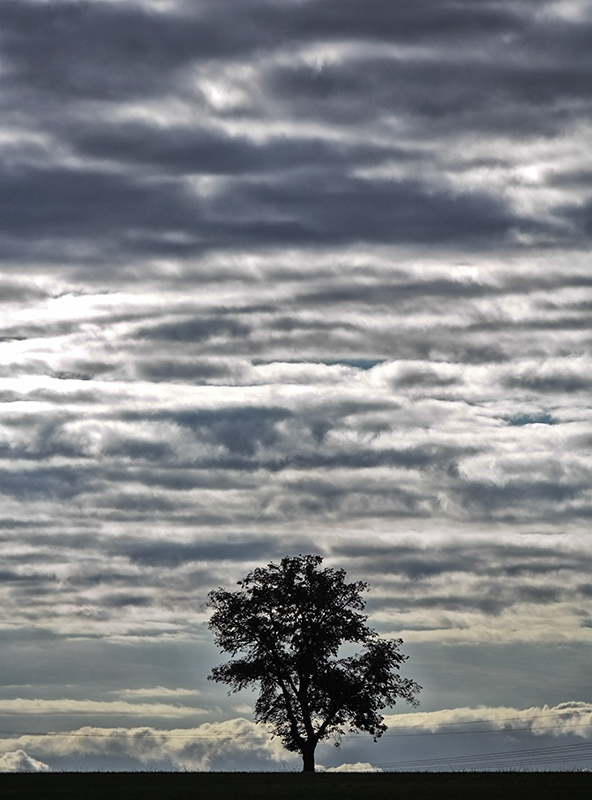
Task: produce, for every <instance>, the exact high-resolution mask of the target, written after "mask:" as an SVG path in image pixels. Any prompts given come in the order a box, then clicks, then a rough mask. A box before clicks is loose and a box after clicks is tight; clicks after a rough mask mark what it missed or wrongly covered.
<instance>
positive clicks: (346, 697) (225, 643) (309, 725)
mask: <svg viewBox="0 0 592 800" xmlns="http://www.w3.org/2000/svg"><path fill="white" fill-rule="evenodd" d="M322 561H323V559H322V557H321V556H318V555H299V556H294V557H286V558H283V559H282V560H281V562H280V563H279V564H273V563H270V564H268V565H267V567H266V568H263V567H259V568H257V569H255V570H253V571H252V572H250V573H249V574H248V575H247V576H246V578H244V579H243V580H242V581H239V582H238V585H239V586H240V587H241V589H240V591H234V592H230V591H227V590H225V589H217V590H214V591H212V592H210V594H209V603H208V605H209V607H210V608H212V609H213V610H214V613H213V614H212V616H211V618H210V622H209V627H210V629H211V630H212V631H214V633H215V638H216V644H217V645H218V647H219V648H220V649H221V650H222V651H224V652H226V653H230V654H231V655H232V656H238V657H236V658H232V659H231V660H230V661H228V662H227V663H225V664H221V665H220V666H217V667H214V668H213V669H212V671H211V674H210V675H209V678H210V680H214V681H218V682H222V683H227V684H229V685H230V686H231V687H232V689H231V690H230V691H231V693H232V692H237V691H240V690H241V689H244V688H248V687H252V686H254V685H257V684H258V685H259V687H260V691H259V696H258V698H257V701H256V704H255V719H256V720H257V721H258V722H263V723H267V724H268V725H269V726H270V727H271V729H272V731H273V733H274V734H275V735H276V736H279V737H280V739H281V741H282V744H283V745H284V747H286V749H287V750H289V751H291V752H297V753H300V754H301V756H302V759H303V769H304V771H314V768H315V749H316V746H317V744H318V743H319V742H320V741H322V740H324V739H327V738H328V737H330V736H334V737H335V743H336V745H337V746H338V745H339V737H340V736H341V735H343V734H345V733H348V732H356V731H365V732H367V733H369V734H370V735H371V736H372V737H373V738H374V741H376V740H377V739H378V737H380V736H382V734H383V732H384V731H385V730H386V727H387V726H386V725H385V724H384V717H383V716H381V714H380V713H379V712H380V710H381V709H383V708H385V707H389V706H393V705H394V704H395V703H396V701H397V700H398V699H403V700H405V701H406V702H407V703H411V704H412V705H417V704H418V703H417V700H416V695H417V693H418V692H419V690H420V689H421V687H420V686H418V684H417V683H415V681H412V680H410V679H408V678H403V677H401V676H400V675H399V673H398V670H399V667H400V665H401V664H402V663H403V662H405V661H406V660H407V656H405V655H403V654H402V653H401V652H400V649H399V648H400V646H401V644H402V640H401V639H397V640H392V639H381V638H380V637H379V636H378V634H377V632H376V631H375V630H373V629H371V628H369V627H368V626H367V625H366V620H367V616H366V615H364V614H362V613H361V611H362V610H363V609H364V607H365V603H364V600H363V598H362V592H364V591H366V590H367V588H368V585H367V583H365V582H364V581H357V582H353V583H346V580H345V577H346V573H345V570H343V569H330V568H325V569H321V568H320V567H321V564H322ZM344 644H346V645H351V644H354V645H361V651H360V652H358V653H357V654H355V655H345V656H341V657H340V654H339V650H340V648H341V646H342V645H344Z"/></svg>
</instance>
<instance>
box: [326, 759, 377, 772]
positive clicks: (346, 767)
mask: <svg viewBox="0 0 592 800" xmlns="http://www.w3.org/2000/svg"><path fill="white" fill-rule="evenodd" d="M318 771H319V772H382V771H383V770H382V769H380V767H373V766H372V764H368V763H366V762H363V761H356V762H355V764H340V765H339V766H338V767H329V768H328V769H324V768H323V767H320V768H318Z"/></svg>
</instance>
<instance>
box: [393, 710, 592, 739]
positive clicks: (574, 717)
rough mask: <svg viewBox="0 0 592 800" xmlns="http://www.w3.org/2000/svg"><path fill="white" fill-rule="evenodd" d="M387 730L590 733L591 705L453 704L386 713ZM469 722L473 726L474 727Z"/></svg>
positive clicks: (567, 734)
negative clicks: (438, 708)
mask: <svg viewBox="0 0 592 800" xmlns="http://www.w3.org/2000/svg"><path fill="white" fill-rule="evenodd" d="M385 723H386V724H387V725H388V726H389V730H395V729H404V730H406V731H409V732H411V731H413V730H417V731H419V730H424V731H429V732H430V733H437V732H440V731H444V730H448V731H449V732H450V731H452V730H456V731H471V730H475V729H476V726H479V728H485V729H490V730H508V731H511V730H524V729H526V730H529V731H531V732H532V733H534V734H535V736H543V735H545V734H551V735H552V736H555V737H559V736H569V735H574V736H579V737H581V738H583V739H589V738H591V737H592V706H590V704H589V703H585V702H581V701H572V702H566V703H560V704H559V705H557V706H552V707H549V706H543V707H541V708H536V707H533V708H526V709H516V708H506V707H503V706H502V707H499V708H488V707H480V708H455V709H443V710H441V711H431V712H422V711H420V712H416V713H412V714H395V715H388V716H385ZM472 726H475V728H473V727H472Z"/></svg>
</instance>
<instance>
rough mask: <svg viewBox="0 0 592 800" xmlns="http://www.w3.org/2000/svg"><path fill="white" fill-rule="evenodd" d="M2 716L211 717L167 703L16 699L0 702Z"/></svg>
mask: <svg viewBox="0 0 592 800" xmlns="http://www.w3.org/2000/svg"><path fill="white" fill-rule="evenodd" d="M0 713H4V714H68V715H70V714H93V715H94V714H97V715H104V714H109V715H116V716H119V715H121V716H130V717H171V718H172V717H194V716H196V715H198V714H208V713H209V712H208V711H206V710H204V709H202V708H190V707H188V706H180V705H167V704H166V703H126V702H125V701H123V700H113V701H103V700H70V699H67V698H63V699H58V700H29V699H24V698H22V697H17V698H14V699H12V700H0Z"/></svg>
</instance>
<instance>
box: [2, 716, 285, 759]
mask: <svg viewBox="0 0 592 800" xmlns="http://www.w3.org/2000/svg"><path fill="white" fill-rule="evenodd" d="M15 742H17V743H23V746H26V747H28V748H29V750H30V751H31V752H33V753H36V754H38V755H41V754H42V755H43V757H44V758H47V760H48V761H49V762H51V763H55V764H58V765H59V764H60V763H63V762H64V761H65V760H67V759H71V758H72V757H73V756H74V757H75V758H76V759H77V760H78V761H79V762H80V763H85V761H86V762H87V763H88V762H89V761H90V763H97V759H100V758H102V759H103V762H102V763H105V760H106V759H118V760H119V761H118V763H122V762H123V763H125V764H127V765H128V766H131V765H136V764H137V765H141V767H143V768H144V769H146V768H154V766H155V765H156V766H160V767H161V768H163V769H169V770H170V769H173V770H197V771H203V770H210V769H212V770H216V769H220V768H222V769H230V768H231V765H233V764H234V768H237V765H239V766H240V765H241V764H244V763H251V764H252V763H256V764H259V765H260V766H262V765H267V766H268V767H269V766H270V764H271V765H274V764H277V763H278V762H281V761H285V760H286V759H290V755H288V754H287V753H286V752H285V750H284V749H283V747H282V746H281V744H280V743H279V742H278V741H277V740H276V739H271V738H270V736H269V734H268V733H267V731H266V729H265V728H264V727H263V726H261V725H257V724H256V723H253V722H249V721H248V720H246V719H243V718H237V719H230V720H226V721H224V722H217V723H204V724H202V725H200V726H198V727H197V728H179V729H172V730H159V729H155V728H151V727H136V728H101V727H93V726H85V727H83V728H78V729H74V730H72V731H67V732H64V733H55V734H51V735H45V736H43V735H41V736H35V735H27V736H20V737H18V738H14V739H10V740H3V741H2V742H0V752H1V751H2V750H5V749H7V748H8V747H9V746H10V747H14V743H15ZM24 743H26V744H24ZM292 758H293V757H292ZM249 759H250V761H249Z"/></svg>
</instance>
